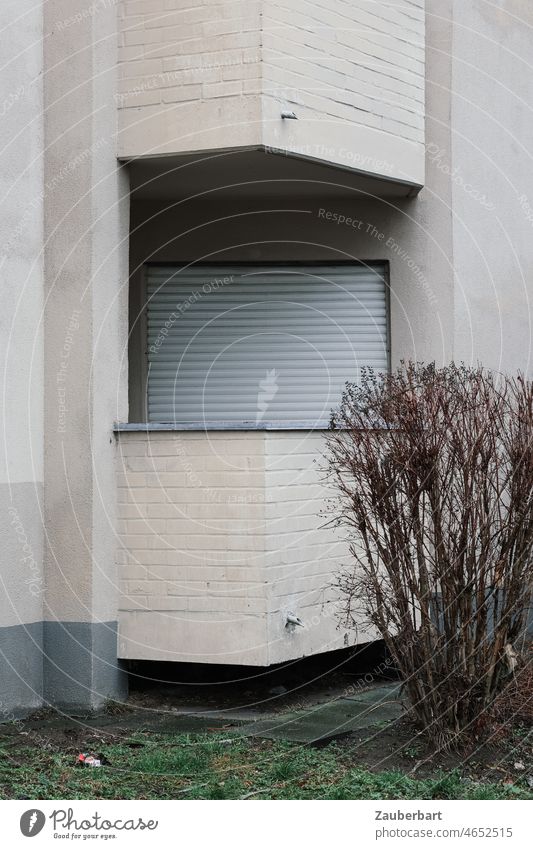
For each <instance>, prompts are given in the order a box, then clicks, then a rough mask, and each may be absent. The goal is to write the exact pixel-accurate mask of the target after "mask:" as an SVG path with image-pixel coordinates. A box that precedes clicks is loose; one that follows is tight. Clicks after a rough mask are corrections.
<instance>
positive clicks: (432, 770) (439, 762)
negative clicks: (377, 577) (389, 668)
mask: <svg viewBox="0 0 533 849" xmlns="http://www.w3.org/2000/svg"><path fill="white" fill-rule="evenodd" d="M395 689H396V690H397V685H394V684H390V683H389V684H385V685H383V684H382V685H381V686H378V687H374V688H369V689H368V690H367V691H365V692H364V693H362V692H358V693H357V698H352V699H350V698H340V699H339V698H336V699H334V701H333V702H318V703H317V704H316V705H315V706H314V707H313V706H312V705H307V706H306V707H304V708H301V709H300V710H299V711H294V710H290V709H289V710H285V711H284V710H283V709H282V710H280V712H279V713H277V714H271V715H270V716H269V717H267V718H266V719H263V720H255V721H252V722H250V721H249V720H247V718H246V716H243V717H241V718H240V719H239V718H237V717H235V718H231V715H228V714H231V709H228V710H227V711H225V710H222V711H219V713H218V715H213V712H210V713H201V712H196V713H190V712H189V713H185V712H177V713H176V712H171V711H169V710H168V706H167V705H163V704H162V705H160V707H159V709H157V706H156V705H152V706H151V707H150V708H148V707H147V706H144V707H141V706H139V705H137V706H136V707H133V706H124V705H116V706H112V705H110V706H109V708H108V711H107V712H106V713H105V714H103V715H101V716H98V717H94V716H93V717H87V718H85V719H83V718H81V717H76V718H75V717H67V716H64V715H60V714H58V713H55V714H54V713H51V712H50V713H48V714H41V715H40V716H35V717H33V718H28V719H26V720H18V721H16V722H11V723H7V724H5V725H3V726H0V798H4V799H10V798H14V799H21V798H25V799H122V798H124V799H136V798H140V799H219V798H227V799H247V798H255V799H500V798H501V799H509V798H516V799H533V758H532V754H533V739H532V724H531V721H530V718H531V717H530V716H529V715H522V714H518V713H517V711H516V709H515V707H516V703H514V704H503V705H500V707H499V709H498V710H499V711H500V712H498V710H497V711H496V712H495V716H494V717H493V722H492V725H491V731H490V734H489V735H488V739H486V740H485V742H484V743H483V744H479V745H477V744H475V743H471V744H470V747H469V749H468V750H463V751H461V752H458V753H454V752H450V753H446V754H444V753H438V754H435V753H432V752H431V751H430V749H429V748H428V744H427V742H426V741H425V739H424V738H422V737H421V736H420V735H419V734H418V733H417V731H416V730H415V728H414V727H413V726H412V724H411V723H410V722H409V720H408V719H407V718H406V716H405V714H401V713H400V711H399V710H397V709H395V711H393V714H394V713H395V714H396V715H391V713H390V710H391V703H394V701H396V703H397V705H396V707H398V704H399V702H398V699H397V698H396V699H395V698H394V695H393V693H394V690H395ZM391 696H392V697H391ZM526 703H527V705H528V706H529V699H528V700H527V702H526ZM369 705H371V706H372V711H371V713H368V708H369ZM376 705H377V706H378V709H377V710H375V709H374V708H375V707H376ZM332 710H336V711H338V710H342V711H346V710H348V711H350V712H351V716H352V718H355V719H356V720H357V721H356V724H355V728H356V729H357V730H351V729H350V728H343V729H342V736H341V737H339V734H338V731H339V729H338V728H337V729H336V733H334V734H331V731H332V729H331V720H332V718H333V719H334V721H337V716H338V714H332V712H331V711H332ZM315 713H318V714H319V716H320V715H321V718H319V719H318V720H317V717H316V716H314V714H315ZM309 716H313V723H312V725H311V726H309V724H308V718H309ZM294 717H296V722H295V724H294V725H293V719H294ZM361 717H363V719H361ZM511 718H513V721H510V719H511ZM317 721H318V723H319V724H320V723H322V724H323V727H322V731H323V732H324V729H325V731H326V732H327V733H322V735H321V738H320V742H318V743H317V742H314V743H310V742H308V740H309V733H308V732H309V727H311V729H312V730H313V733H312V734H311V739H313V740H315V741H316V739H317V734H316V727H317ZM302 728H303V729H304V731H305V734H304V735H303V736H302ZM284 729H285V730H284ZM295 729H296V733H295ZM334 730H335V729H334ZM284 735H285V738H284ZM298 735H300V736H298ZM287 736H288V737H289V739H287ZM265 737H266V739H265ZM297 740H300V741H301V740H304V741H305V742H296V741H297ZM80 752H89V753H94V754H96V755H97V756H99V757H100V758H101V760H102V766H101V767H99V768H92V769H87V768H84V767H81V766H79V765H78V764H77V759H78V755H79V753H80Z"/></svg>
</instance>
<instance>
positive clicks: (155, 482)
mask: <svg viewBox="0 0 533 849" xmlns="http://www.w3.org/2000/svg"><path fill="white" fill-rule="evenodd" d="M119 449H120V450H119V455H120V465H119V470H118V502H119V504H118V511H119V516H120V519H119V526H118V528H117V532H118V536H119V547H118V551H117V560H118V569H119V574H120V583H121V604H120V613H119V656H120V657H123V658H138V659H139V658H146V659H163V660H180V661H193V662H194V661H197V662H205V663H238V664H252V665H262V666H266V665H268V664H270V663H275V662H280V661H282V660H287V659H291V658H294V657H301V656H304V655H307V654H311V653H315V652H323V651H328V650H331V649H335V648H340V647H342V646H343V645H348V644H350V643H353V640H354V636H353V634H351V635H345V634H344V632H341V631H339V630H338V629H337V620H336V617H335V612H336V607H335V600H334V596H333V595H332V591H331V589H330V584H331V581H332V578H333V575H334V573H335V571H336V570H337V569H338V568H339V566H340V565H341V563H342V562H346V559H345V555H346V549H345V547H344V545H343V544H342V542H340V541H339V540H338V539H337V538H336V536H335V533H334V532H333V531H332V530H331V529H330V528H327V529H326V528H321V527H320V525H322V524H323V523H324V521H325V519H324V518H323V517H321V516H320V511H321V509H322V508H323V507H324V498H325V495H326V490H325V486H324V483H323V481H322V480H321V472H320V469H319V463H317V460H319V459H320V454H321V450H322V439H321V437H320V436H317V435H316V434H315V435H313V434H309V433H307V432H305V431H301V432H294V433H265V432H235V433H222V432H211V433H208V434H204V433H194V432H167V431H164V432H150V433H136V432H130V433H122V434H120V437H119ZM289 612H292V613H295V614H296V615H297V616H299V617H300V618H301V619H302V621H303V622H304V627H303V628H296V629H294V630H291V629H287V628H286V627H285V623H286V617H287V613H289ZM359 641H363V640H362V638H361V636H360V638H359Z"/></svg>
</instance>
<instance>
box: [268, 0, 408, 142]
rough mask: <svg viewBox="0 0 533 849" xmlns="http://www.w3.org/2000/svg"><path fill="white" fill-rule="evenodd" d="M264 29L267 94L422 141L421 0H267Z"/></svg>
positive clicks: (311, 112)
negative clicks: (286, 1) (289, 0)
mask: <svg viewBox="0 0 533 849" xmlns="http://www.w3.org/2000/svg"><path fill="white" fill-rule="evenodd" d="M263 29H264V48H263V56H264V91H265V96H266V97H267V98H274V99H277V98H280V97H281V98H283V97H284V95H287V96H288V99H289V100H291V99H292V100H293V101H295V102H296V104H298V105H300V104H301V107H300V110H299V118H302V117H306V116H307V117H310V118H312V117H313V116H314V117H315V118H319V117H321V118H322V119H323V120H327V121H335V120H337V121H342V122H349V123H350V124H354V125H363V126H365V127H372V128H375V129H378V130H383V131H384V132H386V133H391V134H393V135H395V136H397V137H399V138H403V139H407V140H410V141H413V142H417V143H423V141H424V3H423V2H422V0H395V2H391V0H388V2H383V3H379V2H376V0H358V2H357V3H354V2H353V0H318V2H317V0H291V2H290V3H283V2H281V0H265V2H264V18H263Z"/></svg>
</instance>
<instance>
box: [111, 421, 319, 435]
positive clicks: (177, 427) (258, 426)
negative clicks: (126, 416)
mask: <svg viewBox="0 0 533 849" xmlns="http://www.w3.org/2000/svg"><path fill="white" fill-rule="evenodd" d="M113 429H114V431H115V433H128V432H139V433H146V432H150V431H165V430H166V431H189V430H192V431H203V432H206V431H213V430H222V431H232V430H240V431H243V430H278V431H283V430H285V431H286V430H316V431H325V430H329V423H328V422H326V421H323V422H318V423H316V424H312V423H311V422H298V421H294V422H268V421H266V422H253V421H249V422H117V423H115V426H114V428H113Z"/></svg>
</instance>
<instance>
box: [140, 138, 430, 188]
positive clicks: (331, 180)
mask: <svg viewBox="0 0 533 849" xmlns="http://www.w3.org/2000/svg"><path fill="white" fill-rule="evenodd" d="M320 153H321V151H320V149H319V148H317V149H316V157H312V156H308V155H306V156H299V155H295V154H292V153H291V154H287V153H285V152H283V151H279V150H272V149H268V148H255V149H245V150H243V149H242V148H239V149H218V150H210V151H202V152H196V153H193V154H190V153H189V154H181V155H178V156H154V157H141V158H136V159H133V160H130V162H129V170H130V179H131V191H132V199H134V200H155V199H168V200H170V199H174V200H180V199H184V198H204V199H207V198H208V197H209V195H212V196H216V198H217V199H223V198H226V197H227V198H229V197H231V198H234V197H239V198H247V197H250V198H252V197H253V198H258V197H259V198H261V197H264V198H274V197H291V196H298V197H300V198H302V197H321V198H324V199H327V198H335V197H347V196H348V197H350V196H352V195H358V196H359V197H367V198H368V199H371V198H388V197H391V198H395V197H409V196H413V195H416V194H417V193H418V192H419V191H420V188H421V186H420V185H418V184H416V183H411V182H402V181H400V180H397V179H392V178H389V179H384V178H383V177H381V176H374V175H372V174H369V173H368V169H367V167H366V164H365V161H364V158H363V157H361V158H358V156H357V152H354V151H346V166H345V167H338V166H333V165H328V164H325V163H324V162H322V161H320Z"/></svg>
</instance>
